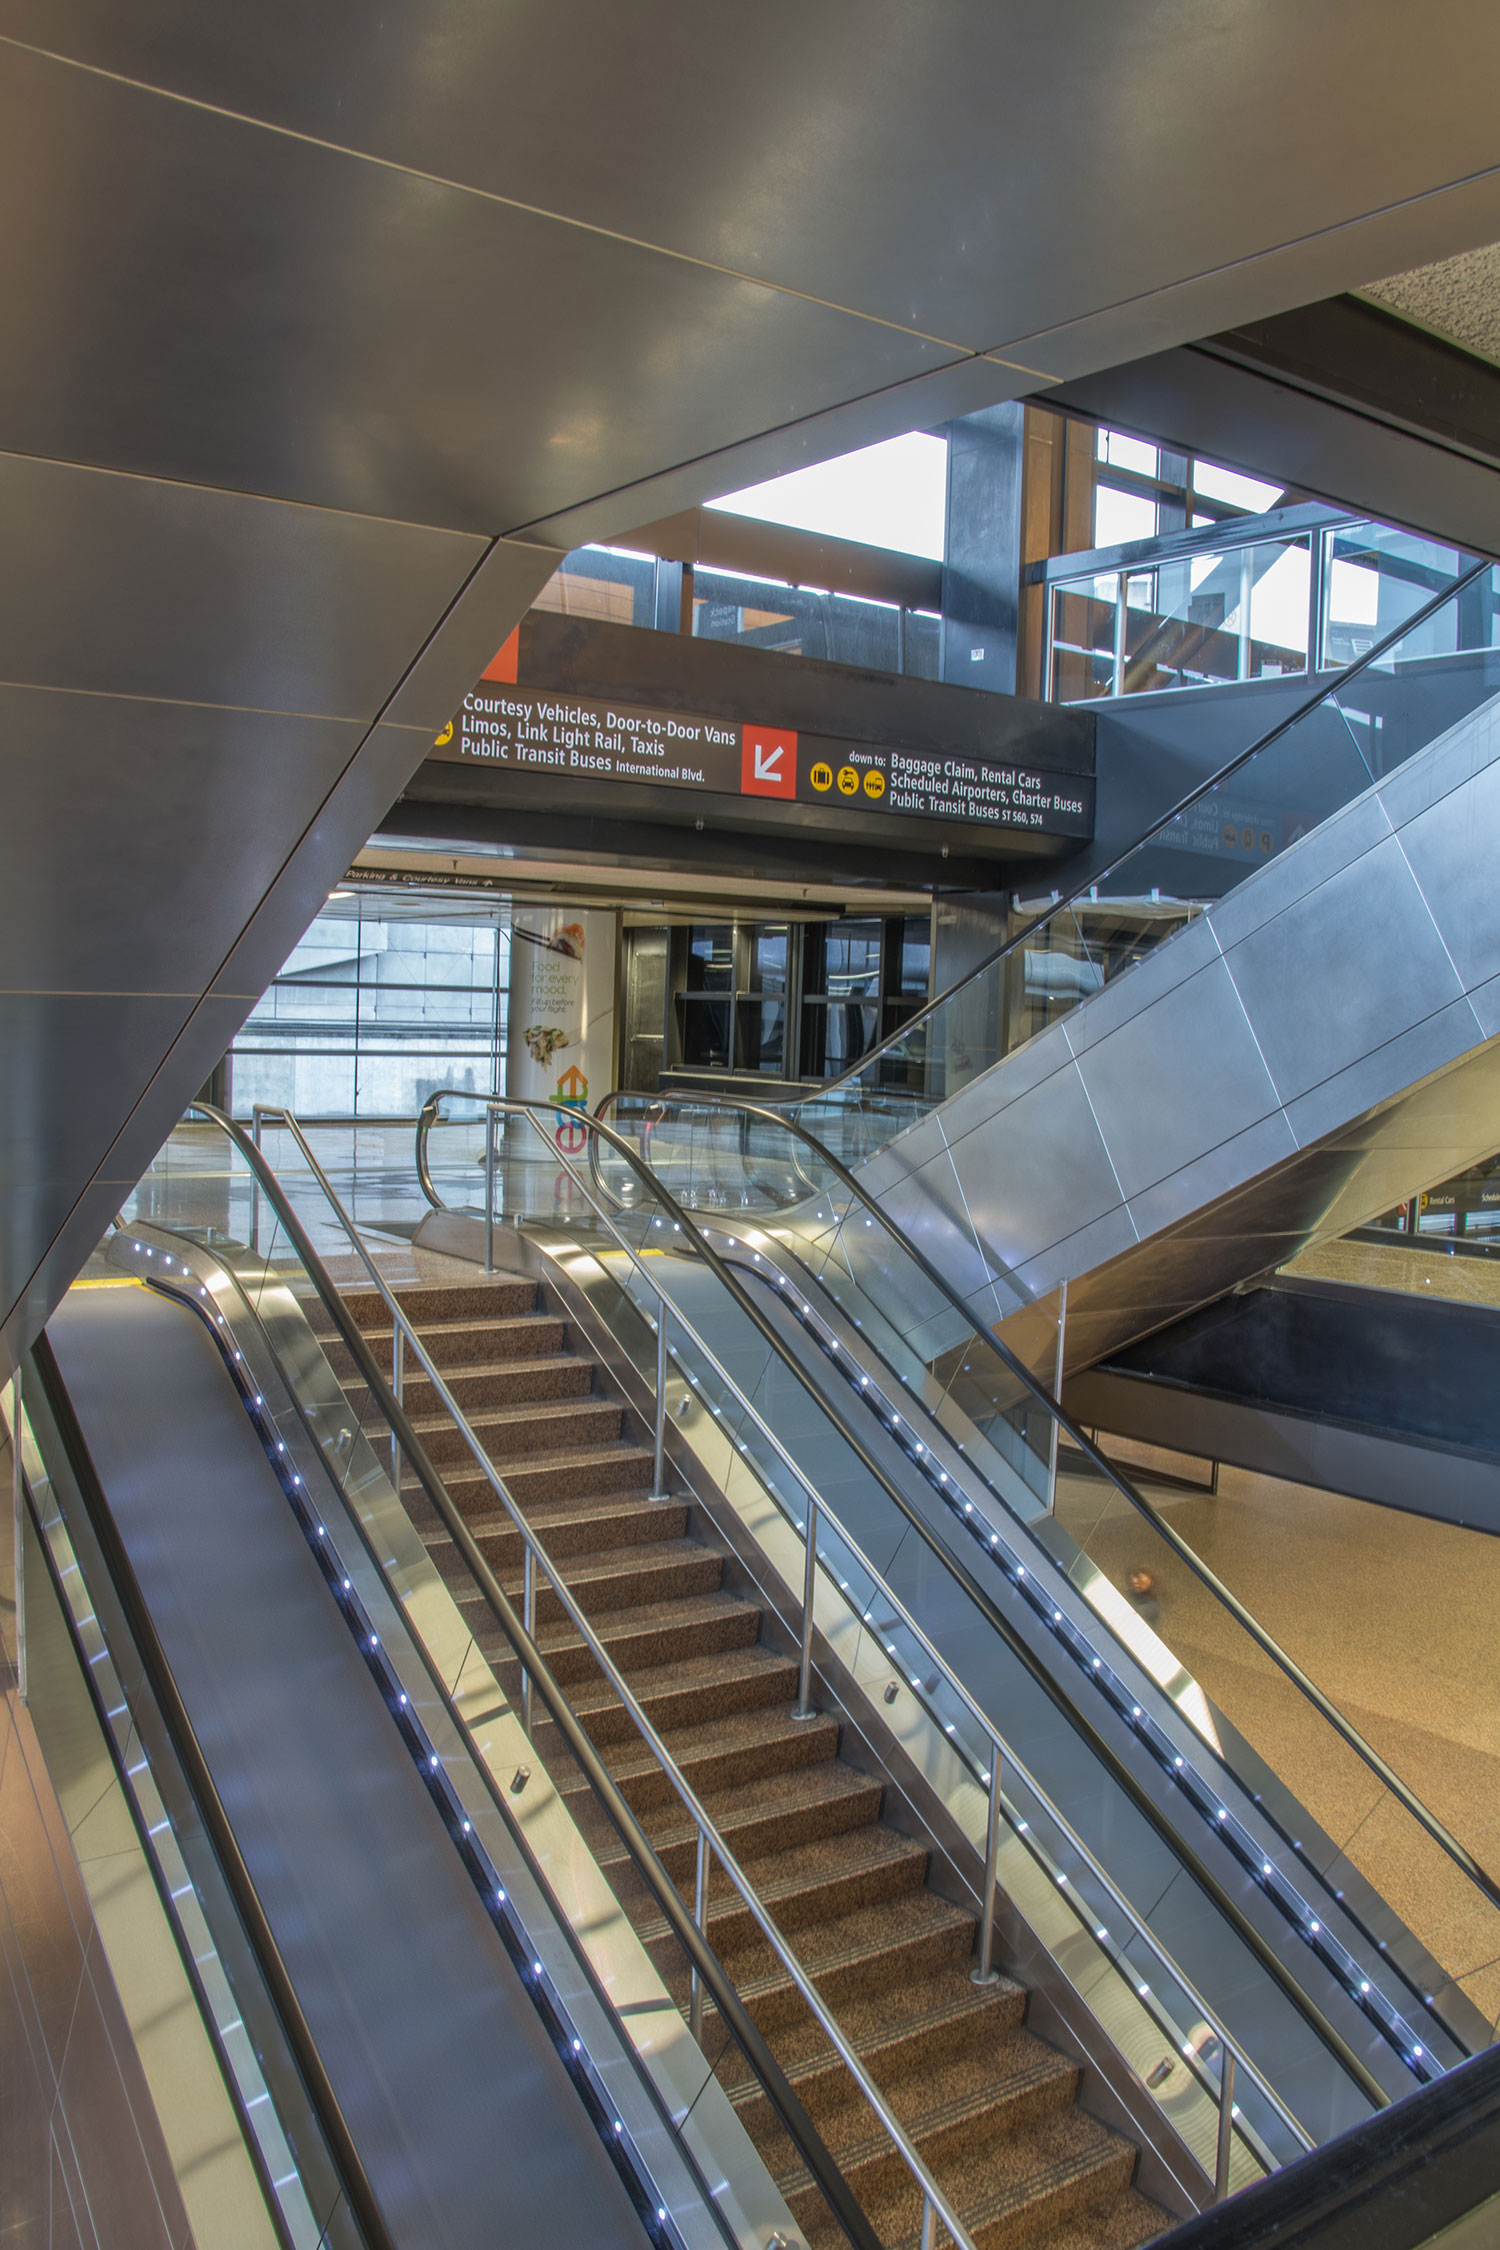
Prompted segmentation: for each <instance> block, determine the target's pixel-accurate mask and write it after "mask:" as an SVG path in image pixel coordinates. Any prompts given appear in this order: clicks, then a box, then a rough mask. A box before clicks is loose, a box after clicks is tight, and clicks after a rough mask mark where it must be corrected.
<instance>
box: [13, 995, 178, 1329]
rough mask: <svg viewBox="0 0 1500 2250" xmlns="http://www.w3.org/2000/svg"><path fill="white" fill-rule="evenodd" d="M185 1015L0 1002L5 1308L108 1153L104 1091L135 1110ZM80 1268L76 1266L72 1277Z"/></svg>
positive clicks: (54, 1002) (58, 998)
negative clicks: (3, 1064) (101, 1097)
mask: <svg viewBox="0 0 1500 2250" xmlns="http://www.w3.org/2000/svg"><path fill="white" fill-rule="evenodd" d="M184 1012H185V1011H184V1008H183V1004H182V1001H181V1000H180V999H177V998H175V997H172V996H163V997H156V996H152V995H138V994H124V993H118V992H110V993H93V992H64V993H59V992H0V1054H3V1055H4V1057H5V1068H4V1070H3V1072H0V1132H3V1134H4V1144H5V1154H6V1163H5V1167H4V1170H3V1172H0V1292H3V1302H4V1304H5V1305H6V1307H7V1308H8V1307H9V1306H10V1305H11V1303H12V1302H13V1300H14V1299H15V1298H16V1297H17V1296H18V1295H19V1294H20V1292H21V1291H22V1290H23V1289H24V1288H25V1286H26V1284H27V1282H28V1281H29V1280H30V1278H31V1275H32V1272H33V1270H34V1269H35V1267H36V1266H37V1265H38V1263H39V1262H40V1260H41V1259H42V1258H43V1257H44V1256H45V1254H46V1252H47V1250H48V1248H49V1246H50V1245H51V1243H52V1242H53V1240H54V1239H55V1237H56V1236H57V1234H58V1232H59V1230H60V1229H61V1227H62V1226H63V1224H64V1223H65V1221H66V1219H67V1216H68V1213H69V1211H70V1210H71V1208H72V1206H73V1204H74V1203H75V1201H76V1199H77V1196H78V1191H79V1188H80V1186H81V1185H82V1183H83V1182H84V1181H86V1180H87V1179H88V1178H89V1177H90V1176H91V1175H92V1174H93V1173H94V1172H95V1171H96V1170H97V1168H98V1167H99V1165H100V1164H101V1163H102V1162H103V1159H104V1157H105V1154H106V1152H107V1150H108V1148H109V1144H110V1141H111V1139H112V1137H113V1133H112V1123H113V1120H112V1117H111V1114H110V1112H109V1110H107V1109H106V1108H105V1107H104V1106H103V1104H102V1103H101V1102H100V1099H99V1094H100V1090H101V1088H107V1089H108V1091H109V1094H110V1096H111V1099H112V1100H119V1101H120V1102H122V1103H123V1104H127V1105H128V1104H130V1103H132V1102H134V1101H136V1100H138V1099H139V1097H140V1095H141V1093H142V1092H143V1091H144V1090H145V1087H146V1085H147V1084H148V1082H149V1080H150V1078H151V1075H152V1072H153V1071H154V1070H155V1068H156V1065H157V1061H158V1059H159V1058H160V1056H161V1055H162V1054H163V1053H165V1051H166V1050H167V1048H168V1047H170V1045H171V1043H172V1041H173V1039H174V1038H175V1037H176V1036H177V1033H178V1031H179V1029H180V1027H181V1024H182V1019H183V1015H184ZM83 1255H87V1250H86V1249H85V1251H84V1253H83ZM81 1262H82V1261H81V1258H77V1259H75V1260H74V1264H73V1270H74V1272H76V1271H77V1268H78V1265H79V1264H80V1263H81Z"/></svg>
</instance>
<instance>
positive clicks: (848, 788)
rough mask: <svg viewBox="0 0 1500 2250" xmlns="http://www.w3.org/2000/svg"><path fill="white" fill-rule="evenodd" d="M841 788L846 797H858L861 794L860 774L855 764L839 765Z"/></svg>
mask: <svg viewBox="0 0 1500 2250" xmlns="http://www.w3.org/2000/svg"><path fill="white" fill-rule="evenodd" d="M839 788H840V789H841V790H842V791H843V793H844V795H845V796H846V797H857V796H858V795H859V775H858V774H857V773H856V772H855V770H854V768H853V766H840V767H839Z"/></svg>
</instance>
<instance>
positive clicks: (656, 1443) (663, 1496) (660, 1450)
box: [647, 1294, 672, 1500]
mask: <svg viewBox="0 0 1500 2250" xmlns="http://www.w3.org/2000/svg"><path fill="white" fill-rule="evenodd" d="M671 1497H672V1495H671V1494H670V1492H668V1490H667V1300H666V1298H665V1297H664V1296H661V1295H660V1294H658V1296H657V1300H656V1434H655V1438H654V1440H653V1444H652V1455H651V1490H650V1492H649V1493H648V1494H647V1498H648V1499H651V1500H670V1499H671Z"/></svg>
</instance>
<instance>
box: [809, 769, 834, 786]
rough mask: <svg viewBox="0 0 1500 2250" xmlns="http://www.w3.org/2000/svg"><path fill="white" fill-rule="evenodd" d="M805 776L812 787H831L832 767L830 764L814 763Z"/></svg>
mask: <svg viewBox="0 0 1500 2250" xmlns="http://www.w3.org/2000/svg"><path fill="white" fill-rule="evenodd" d="M807 778H808V780H809V781H810V782H811V783H812V785H813V787H814V789H831V788H832V787H833V768H832V766H824V765H816V766H814V767H813V770H812V772H811V773H810V774H809V775H808V777H807Z"/></svg>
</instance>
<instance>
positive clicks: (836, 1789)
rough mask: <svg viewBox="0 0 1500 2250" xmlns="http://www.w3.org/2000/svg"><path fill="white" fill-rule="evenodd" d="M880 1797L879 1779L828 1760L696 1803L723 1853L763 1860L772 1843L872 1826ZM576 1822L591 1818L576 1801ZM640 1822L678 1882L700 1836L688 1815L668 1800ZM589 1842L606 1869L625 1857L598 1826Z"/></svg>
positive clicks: (690, 1865)
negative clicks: (719, 1840)
mask: <svg viewBox="0 0 1500 2250" xmlns="http://www.w3.org/2000/svg"><path fill="white" fill-rule="evenodd" d="M881 1794H882V1790H881V1784H880V1783H879V1782H878V1781H871V1780H870V1779H869V1777H868V1776H867V1775H865V1774H862V1773H856V1772H855V1771H854V1769H853V1768H852V1767H851V1766H845V1765H841V1764H840V1763H839V1762H838V1760H837V1759H833V1758H830V1759H825V1760H824V1762H823V1763H822V1764H821V1765H817V1766H806V1767H803V1768H801V1769H800V1770H794V1771H793V1772H791V1773H781V1774H771V1775H768V1776H767V1777H766V1778H765V1779H763V1780H760V1781H751V1782H746V1783H745V1784H744V1785H743V1786H742V1787H740V1788H738V1789H733V1790H725V1791H722V1792H720V1791H714V1792H711V1793H709V1794H708V1795H706V1796H705V1797H704V1798H703V1799H702V1804H703V1809H704V1811H705V1812H706V1813H707V1815H708V1817H709V1819H710V1821H711V1822H712V1823H713V1826H714V1828H715V1829H716V1831H717V1832H718V1834H719V1835H720V1836H722V1838H723V1839H724V1843H725V1845H726V1846H727V1848H728V1849H729V1850H730V1851H731V1852H732V1853H733V1854H734V1856H735V1858H736V1859H737V1860H740V1861H741V1862H743V1861H744V1860H746V1859H750V1858H754V1857H763V1856H764V1855H765V1853H766V1852H767V1851H768V1850H769V1849H770V1848H771V1847H772V1846H773V1844H777V1843H781V1844H784V1845H786V1846H788V1847H791V1846H793V1845H796V1844H803V1843H811V1842H813V1841H814V1840H815V1839H816V1838H817V1837H820V1836H836V1835H842V1834H843V1833H845V1832H846V1831H847V1830H849V1829H851V1828H865V1827H869V1826H872V1825H873V1824H874V1822H875V1820H876V1819H877V1817H878V1815H879V1812H880V1799H881ZM678 1802H680V1800H678ZM575 1818H577V1819H578V1821H579V1824H580V1826H582V1825H584V1824H585V1822H586V1821H588V1820H589V1819H590V1818H591V1815H590V1812H589V1808H588V1806H587V1804H586V1803H584V1802H583V1801H582V1800H580V1801H579V1804H578V1809H577V1812H576V1814H575ZM602 1818H603V1816H602V1815H600V1819H601V1821H602ZM641 1825H642V1827H643V1828H644V1829H645V1831H646V1834H647V1836H648V1837H649V1838H650V1840H651V1843H652V1845H653V1846H654V1848H655V1850H656V1855H657V1857H658V1858H659V1859H660V1860H661V1862H662V1865H663V1866H664V1867H665V1868H666V1870H667V1872H668V1873H669V1874H670V1875H671V1876H672V1878H673V1880H674V1881H681V1880H683V1879H684V1878H685V1877H686V1875H687V1874H688V1872H689V1871H690V1870H691V1869H692V1868H693V1867H694V1866H695V1865H696V1860H697V1848H698V1832H697V1828H696V1825H695V1824H694V1822H693V1821H692V1819H691V1818H690V1816H689V1815H688V1814H687V1813H685V1812H680V1811H678V1810H677V1805H676V1803H674V1804H672V1805H666V1806H663V1807H661V1808H660V1809H658V1810H653V1811H649V1812H646V1813H644V1814H643V1815H642V1817H641ZM591 1833H592V1832H591ZM592 1840H593V1841H594V1842H595V1844H596V1855H595V1856H596V1857H598V1858H599V1859H601V1860H603V1861H605V1862H607V1863H608V1864H609V1865H611V1866H613V1865H614V1864H615V1863H617V1862H618V1861H619V1860H621V1859H622V1858H623V1857H624V1847H623V1846H622V1845H621V1844H620V1843H619V1842H618V1841H617V1840H615V1839H614V1837H613V1831H612V1830H611V1831H610V1832H609V1833H607V1834H606V1833H604V1831H603V1829H601V1830H600V1831H599V1833H598V1835H597V1836H594V1837H592Z"/></svg>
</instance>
